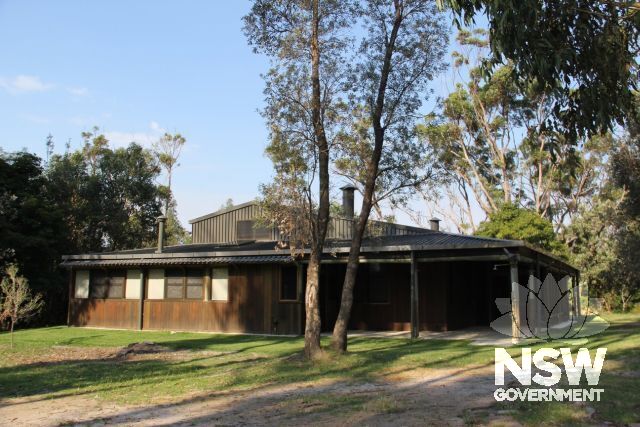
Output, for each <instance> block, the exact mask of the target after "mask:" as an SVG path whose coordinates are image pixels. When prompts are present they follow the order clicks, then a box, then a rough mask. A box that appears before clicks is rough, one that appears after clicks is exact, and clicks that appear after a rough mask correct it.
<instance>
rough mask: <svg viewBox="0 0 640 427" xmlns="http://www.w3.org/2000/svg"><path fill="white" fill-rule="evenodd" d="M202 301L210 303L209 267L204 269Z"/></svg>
mask: <svg viewBox="0 0 640 427" xmlns="http://www.w3.org/2000/svg"><path fill="white" fill-rule="evenodd" d="M204 300H205V301H211V267H207V268H205V269H204Z"/></svg>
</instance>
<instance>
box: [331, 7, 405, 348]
mask: <svg viewBox="0 0 640 427" xmlns="http://www.w3.org/2000/svg"><path fill="white" fill-rule="evenodd" d="M395 4H396V13H395V17H394V21H393V28H392V30H391V35H390V38H389V42H388V43H387V45H386V47H385V52H384V60H383V63H382V70H381V72H380V83H379V86H378V93H377V96H376V104H375V107H374V109H373V111H372V112H371V113H372V123H373V131H374V148H373V152H372V154H371V158H370V159H369V161H368V162H367V164H366V178H365V186H364V192H363V194H362V208H361V210H360V216H359V217H358V222H357V223H356V227H355V230H354V231H353V239H352V240H351V247H350V248H349V259H348V261H347V271H346V273H345V276H344V283H343V286H342V297H341V300H340V311H339V312H338V318H337V319H336V323H335V325H334V328H333V336H332V339H331V346H332V347H333V349H334V350H336V351H338V352H345V351H347V326H348V325H349V318H350V317H351V307H352V306H353V288H354V287H355V283H356V278H357V275H358V264H359V259H360V247H361V245H362V238H363V236H364V232H365V230H366V227H367V221H368V220H369V214H370V213H371V206H372V205H373V196H374V194H373V193H374V191H375V186H376V179H377V177H378V166H379V164H380V158H381V156H382V146H383V144H384V127H383V126H382V113H383V110H384V98H385V93H386V89H387V81H388V78H389V73H390V71H391V56H392V54H393V51H394V48H395V41H396V38H397V36H398V31H399V29H400V25H401V24H402V19H403V17H402V6H401V4H400V3H395Z"/></svg>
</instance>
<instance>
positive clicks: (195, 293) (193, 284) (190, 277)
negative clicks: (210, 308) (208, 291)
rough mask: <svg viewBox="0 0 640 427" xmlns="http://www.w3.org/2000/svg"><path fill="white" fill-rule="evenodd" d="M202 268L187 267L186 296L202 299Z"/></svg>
mask: <svg viewBox="0 0 640 427" xmlns="http://www.w3.org/2000/svg"><path fill="white" fill-rule="evenodd" d="M202 276H203V274H202V270H194V269H187V277H186V298H187V299H202V285H203V283H204V282H203V278H202Z"/></svg>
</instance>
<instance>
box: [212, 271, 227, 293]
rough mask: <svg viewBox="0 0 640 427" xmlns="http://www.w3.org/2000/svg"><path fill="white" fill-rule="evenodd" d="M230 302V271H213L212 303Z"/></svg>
mask: <svg viewBox="0 0 640 427" xmlns="http://www.w3.org/2000/svg"><path fill="white" fill-rule="evenodd" d="M228 300H229V269H228V268H227V267H217V268H214V269H213V270H211V301H228Z"/></svg>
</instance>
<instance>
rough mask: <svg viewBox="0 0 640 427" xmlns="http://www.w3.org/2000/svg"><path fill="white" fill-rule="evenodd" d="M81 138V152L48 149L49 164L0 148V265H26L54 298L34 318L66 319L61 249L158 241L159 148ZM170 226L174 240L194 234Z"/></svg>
mask: <svg viewBox="0 0 640 427" xmlns="http://www.w3.org/2000/svg"><path fill="white" fill-rule="evenodd" d="M82 136H83V146H82V147H81V148H80V149H79V150H76V151H71V150H69V149H67V151H66V152H64V153H62V154H50V157H49V161H48V162H47V163H46V166H43V161H42V159H40V158H39V157H37V156H36V155H33V154H29V153H25V152H17V153H2V152H0V268H2V269H4V267H6V266H7V265H8V264H13V263H15V264H17V265H20V266H21V270H22V274H23V275H24V277H25V278H26V279H27V280H28V281H29V283H30V286H31V288H33V290H34V291H35V292H37V293H41V294H42V295H43V296H44V298H45V300H46V301H47V302H48V303H47V304H46V306H45V307H44V309H43V310H42V312H41V313H40V315H39V316H38V318H37V319H30V320H29V321H30V322H36V321H37V322H39V323H40V324H58V323H61V322H62V321H64V319H65V318H66V317H65V316H66V310H67V304H66V301H67V296H68V292H67V280H66V276H67V274H66V272H65V271H63V270H61V269H60V268H59V266H58V265H59V263H60V260H61V257H62V255H64V254H73V253H83V252H101V251H106V250H117V249H132V248H139V247H145V246H153V245H154V243H155V241H156V225H155V221H156V217H157V216H159V215H160V214H161V213H162V211H161V205H162V201H163V200H164V195H165V194H166V193H165V192H163V186H161V185H159V184H158V183H157V180H158V177H159V174H160V167H159V165H158V162H157V161H156V158H155V157H154V155H153V153H152V152H151V151H150V150H147V149H144V148H142V147H141V146H140V145H138V144H135V143H131V144H130V145H129V146H127V147H123V148H111V147H110V146H109V141H108V140H107V138H106V137H105V136H104V135H102V134H101V133H100V132H99V129H97V128H94V129H92V130H91V131H89V132H85V133H83V135H82ZM50 141H52V138H48V144H47V146H48V147H49V146H50V147H52V148H53V144H52V143H51V142H50ZM170 214H171V215H174V216H175V209H172V210H170ZM176 223H178V222H177V221H176ZM167 231H168V233H167V234H168V235H167V240H168V241H169V242H171V241H172V239H173V241H178V242H179V241H187V239H188V235H186V233H185V232H184V230H183V229H182V230H180V229H178V230H175V229H171V228H169V229H168V230H167Z"/></svg>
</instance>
